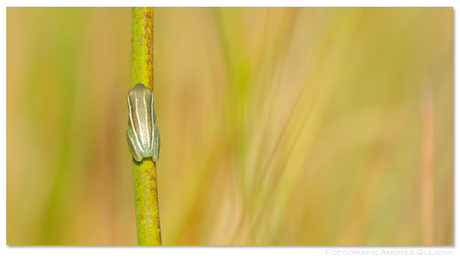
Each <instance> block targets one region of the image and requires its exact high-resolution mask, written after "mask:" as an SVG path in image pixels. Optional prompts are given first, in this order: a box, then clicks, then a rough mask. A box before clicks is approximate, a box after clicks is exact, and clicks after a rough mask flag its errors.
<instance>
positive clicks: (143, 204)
mask: <svg viewBox="0 0 460 272" xmlns="http://www.w3.org/2000/svg"><path fill="white" fill-rule="evenodd" d="M131 44H132V52H131V53H132V54H131V86H132V87H133V86H134V85H136V84H137V83H142V84H144V85H145V86H147V87H148V88H150V89H152V90H153V8H147V7H141V8H133V25H132V38H131ZM133 171H134V194H135V203H136V224H137V240H138V244H139V245H161V230H160V213H159V207H158V190H157V180H156V176H157V175H156V165H155V162H154V161H152V159H151V158H148V159H147V158H144V160H143V161H142V162H140V163H138V162H136V161H135V160H134V159H133Z"/></svg>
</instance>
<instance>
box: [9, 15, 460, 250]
mask: <svg viewBox="0 0 460 272" xmlns="http://www.w3.org/2000/svg"><path fill="white" fill-rule="evenodd" d="M154 31H155V41H154V42H155V55H154V62H155V73H154V74H155V109H156V113H157V125H158V127H159V129H160V133H161V153H160V160H159V162H158V163H157V174H158V189H159V198H160V215H161V227H162V237H163V244H166V245H177V244H180V245H182V244H200V245H207V244H212V245H227V244H244V245H246V244H249V245H254V244H257V245H342V244H348V245H421V244H437V245H446V244H447V245H452V244H453V9H452V8H219V9H214V8H155V30H154ZM130 41H131V9H130V8H8V9H7V243H8V244H9V245H29V244H70V245H112V244H114V245H132V244H136V243H137V238H136V226H135V215H134V193H133V176H132V168H131V167H132V164H131V156H130V154H129V152H128V148H127V144H126V139H125V130H126V129H127V118H128V117H127V115H128V111H127V105H126V97H125V95H126V92H127V91H128V90H129V89H130V87H131V86H130V71H131V68H130V54H131V45H130Z"/></svg>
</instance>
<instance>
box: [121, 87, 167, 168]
mask: <svg viewBox="0 0 460 272" xmlns="http://www.w3.org/2000/svg"><path fill="white" fill-rule="evenodd" d="M127 97H128V108H129V120H128V126H129V128H128V130H127V131H126V136H127V139H128V148H129V151H130V152H131V154H132V155H133V158H134V159H135V160H136V161H137V162H141V161H142V160H143V159H144V158H149V157H152V159H153V161H154V162H156V161H158V158H159V153H160V132H159V131H158V127H157V125H156V124H155V123H156V114H155V110H154V107H153V90H152V89H149V88H147V87H146V86H145V85H144V84H142V83H138V84H136V86H134V87H133V88H132V89H131V90H129V91H128V94H127Z"/></svg>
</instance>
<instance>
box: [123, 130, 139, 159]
mask: <svg viewBox="0 0 460 272" xmlns="http://www.w3.org/2000/svg"><path fill="white" fill-rule="evenodd" d="M126 138H127V140H128V148H129V151H130V152H131V154H132V155H133V158H134V159H135V160H136V161H138V162H141V161H142V154H141V151H140V150H139V145H138V143H137V141H136V137H135V136H134V133H133V130H132V129H131V128H128V130H126Z"/></svg>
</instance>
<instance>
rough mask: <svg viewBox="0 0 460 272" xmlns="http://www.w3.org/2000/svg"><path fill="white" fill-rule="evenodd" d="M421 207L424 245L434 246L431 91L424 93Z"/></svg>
mask: <svg viewBox="0 0 460 272" xmlns="http://www.w3.org/2000/svg"><path fill="white" fill-rule="evenodd" d="M421 134H422V135H421V138H422V139H421V144H422V145H421V155H422V167H421V180H420V196H421V197H420V201H421V203H420V207H421V219H422V222H421V223H422V224H421V226H422V245H434V183H433V181H434V118H433V99H432V95H431V89H429V90H427V91H425V92H423V93H422V133H421Z"/></svg>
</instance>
